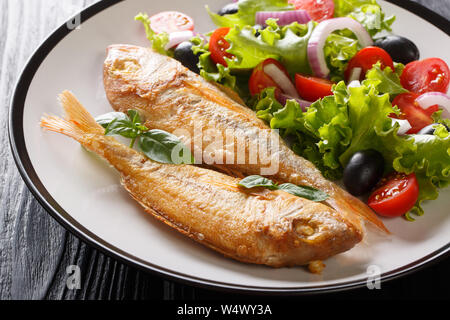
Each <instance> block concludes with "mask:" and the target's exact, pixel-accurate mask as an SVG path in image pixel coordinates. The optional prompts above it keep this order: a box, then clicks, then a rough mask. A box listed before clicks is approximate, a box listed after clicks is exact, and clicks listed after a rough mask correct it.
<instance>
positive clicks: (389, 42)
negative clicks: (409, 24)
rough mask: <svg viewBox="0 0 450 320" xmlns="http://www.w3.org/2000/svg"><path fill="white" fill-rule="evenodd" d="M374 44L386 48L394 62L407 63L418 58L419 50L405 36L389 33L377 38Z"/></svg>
mask: <svg viewBox="0 0 450 320" xmlns="http://www.w3.org/2000/svg"><path fill="white" fill-rule="evenodd" d="M375 46H377V47H380V48H382V49H384V50H386V51H387V53H389V55H390V56H391V58H392V60H394V61H395V62H401V63H403V64H408V63H410V62H411V61H415V60H419V58H420V52H419V49H418V48H417V46H416V45H415V44H414V42H412V41H411V40H409V39H407V38H405V37H401V36H396V35H389V36H387V37H384V38H381V39H378V40H377V41H376V42H375Z"/></svg>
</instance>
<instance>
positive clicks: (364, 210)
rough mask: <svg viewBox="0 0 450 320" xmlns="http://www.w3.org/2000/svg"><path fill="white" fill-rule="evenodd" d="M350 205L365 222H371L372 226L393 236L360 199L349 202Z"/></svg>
mask: <svg viewBox="0 0 450 320" xmlns="http://www.w3.org/2000/svg"><path fill="white" fill-rule="evenodd" d="M347 203H348V205H349V206H350V207H351V208H352V209H353V210H354V211H355V212H358V213H359V215H360V216H361V217H363V219H364V220H365V221H369V222H370V223H371V224H372V225H374V226H375V227H377V228H378V229H379V230H382V231H384V232H385V233H387V234H391V232H390V231H389V229H388V228H387V227H386V226H385V225H384V223H383V221H381V220H380V218H379V217H378V216H377V215H376V214H375V213H374V212H373V211H372V210H371V209H370V208H369V207H368V206H367V205H365V204H364V203H363V202H361V201H360V200H359V199H356V198H354V199H351V201H348V202H347Z"/></svg>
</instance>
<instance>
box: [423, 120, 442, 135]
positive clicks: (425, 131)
mask: <svg viewBox="0 0 450 320" xmlns="http://www.w3.org/2000/svg"><path fill="white" fill-rule="evenodd" d="M438 124H441V125H443V126H444V127H445V128H446V129H447V131H448V132H450V129H449V127H447V126H446V125H445V124H443V123H433V124H430V125H429V126H426V127H425V128H422V129H421V130H420V131H419V132H418V133H417V134H430V135H433V134H434V130H436V127H437V125H438Z"/></svg>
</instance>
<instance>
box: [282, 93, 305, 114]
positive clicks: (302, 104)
mask: <svg viewBox="0 0 450 320" xmlns="http://www.w3.org/2000/svg"><path fill="white" fill-rule="evenodd" d="M277 100H278V102H279V103H280V104H282V105H283V106H284V105H286V102H287V101H288V100H295V101H297V103H298V104H299V105H300V107H301V108H302V110H303V111H306V109H308V108H309V106H310V105H311V104H313V103H312V102H311V101H306V100H302V99H300V98H294V97H291V96H289V95H287V94H284V93H282V94H280V95H278V97H277Z"/></svg>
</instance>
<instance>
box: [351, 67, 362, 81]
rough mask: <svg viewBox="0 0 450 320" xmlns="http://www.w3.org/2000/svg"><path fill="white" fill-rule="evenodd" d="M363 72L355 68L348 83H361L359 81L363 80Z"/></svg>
mask: <svg viewBox="0 0 450 320" xmlns="http://www.w3.org/2000/svg"><path fill="white" fill-rule="evenodd" d="M361 72H362V68H358V67H356V68H353V69H352V71H351V72H350V76H349V78H348V82H352V81H355V80H357V81H359V79H360V78H361Z"/></svg>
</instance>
